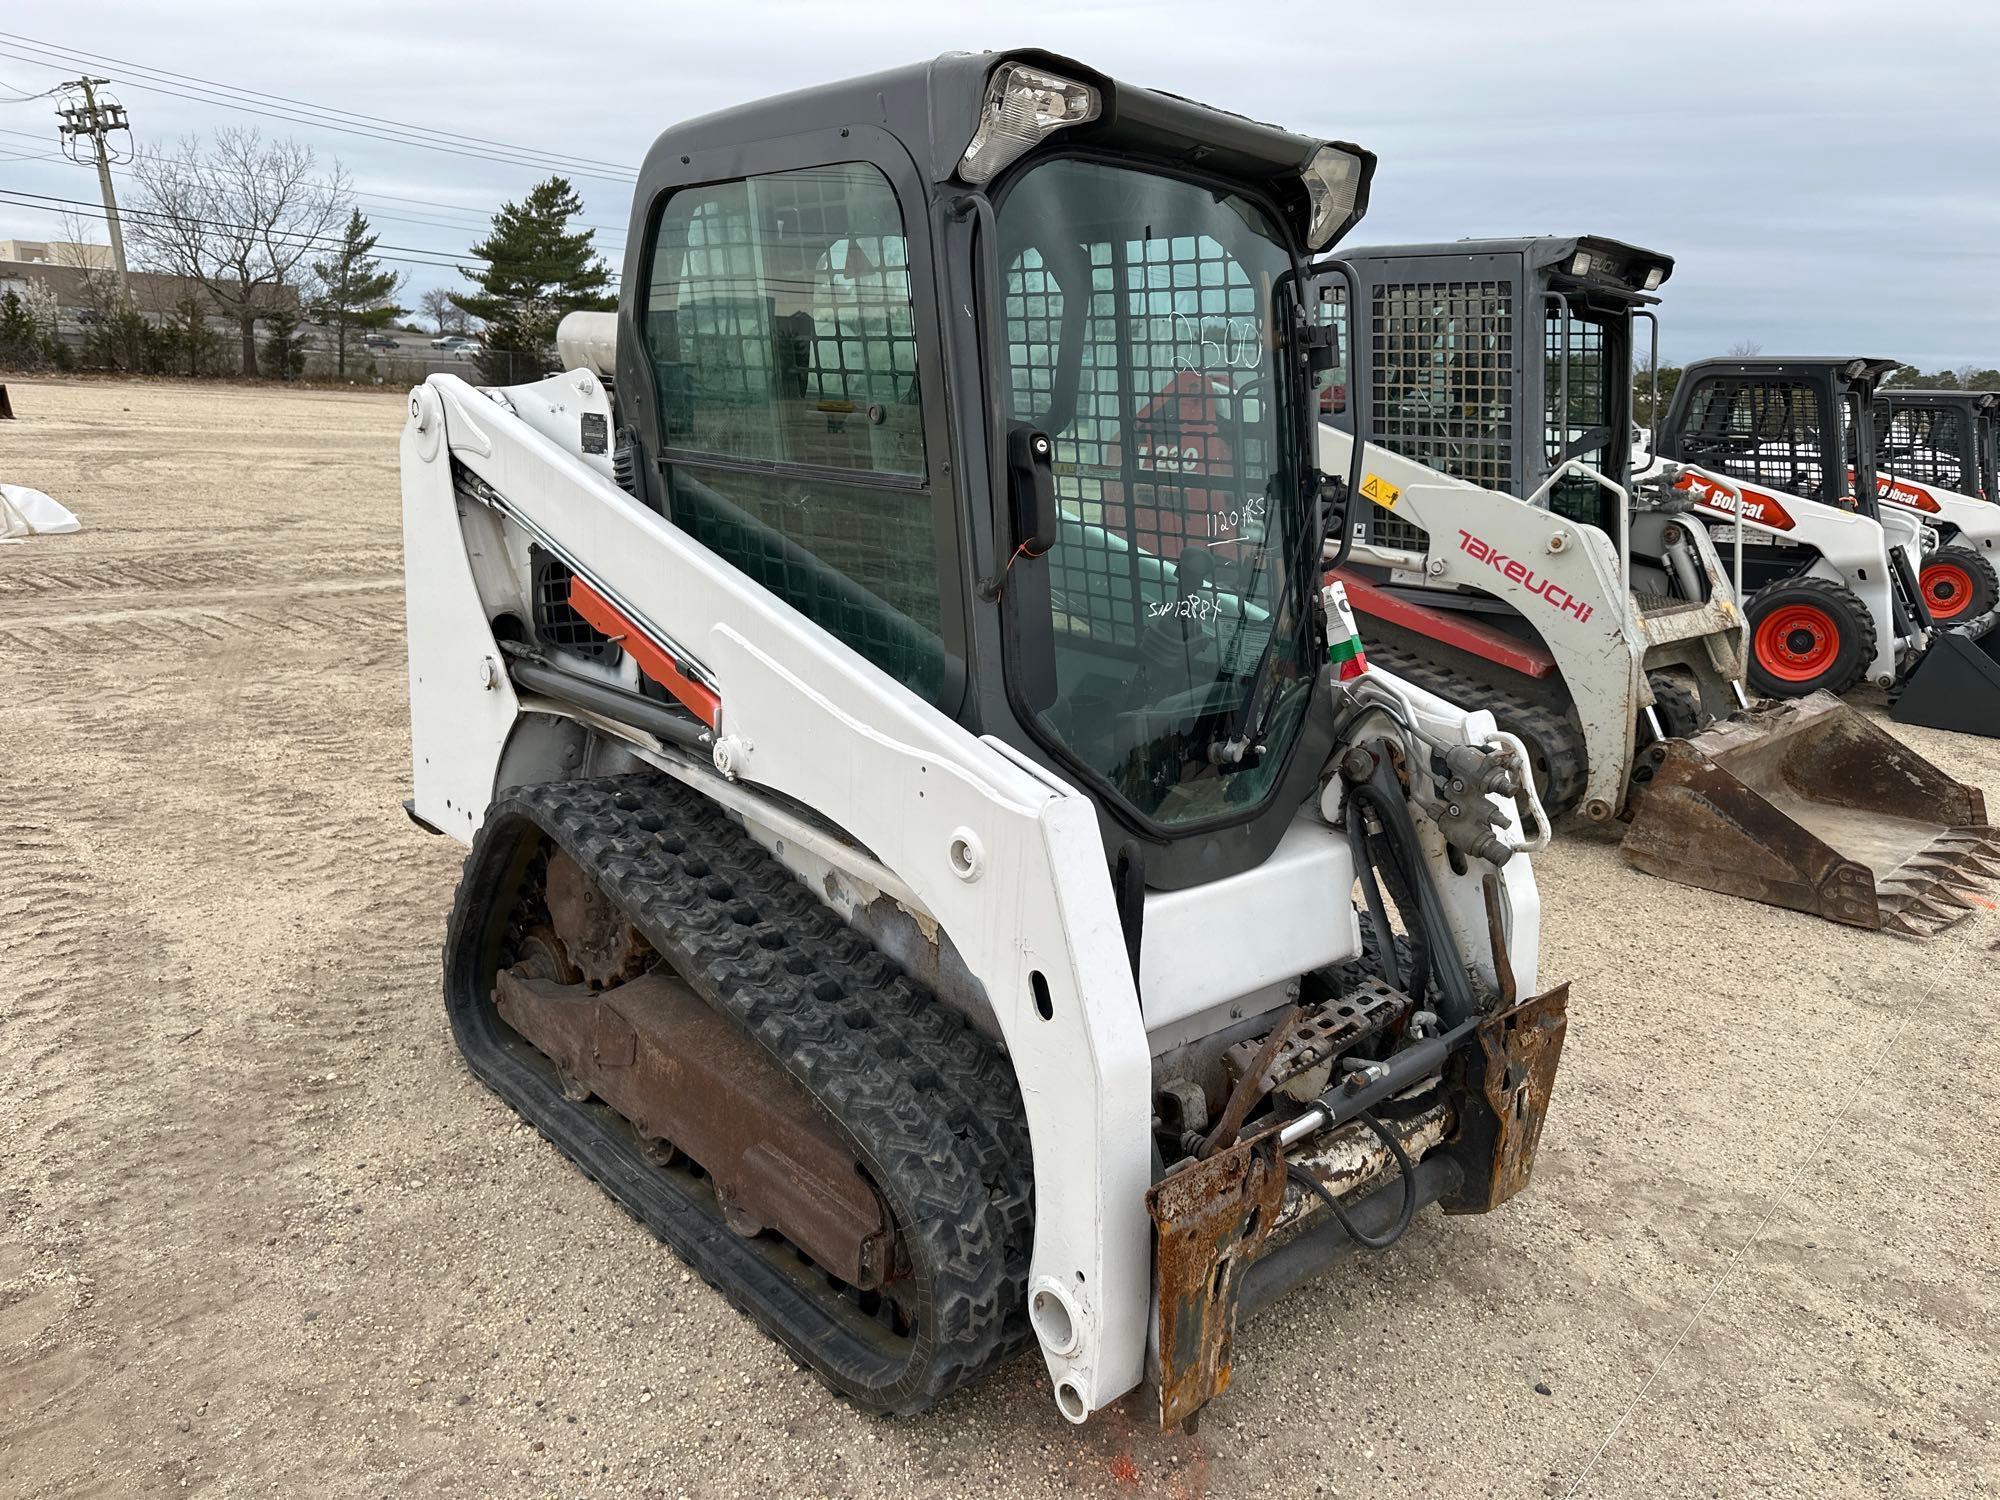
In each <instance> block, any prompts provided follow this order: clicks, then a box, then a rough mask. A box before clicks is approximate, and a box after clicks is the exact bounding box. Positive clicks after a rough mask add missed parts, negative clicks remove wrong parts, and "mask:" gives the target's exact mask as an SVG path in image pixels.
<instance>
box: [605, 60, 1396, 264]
mask: <svg viewBox="0 0 2000 1500" xmlns="http://www.w3.org/2000/svg"><path fill="white" fill-rule="evenodd" d="M1006 62H1020V63H1025V64H1027V65H1028V66H1030V67H1035V68H1040V69H1043V70H1045V71H1047V72H1050V73H1055V74H1058V75H1060V76H1062V77H1064V78H1069V79H1073V80H1075V81H1076V82H1079V83H1085V84H1089V85H1091V86H1092V87H1094V88H1096V89H1097V90H1098V92H1099V95H1100V98H1101V105H1100V110H1099V114H1098V117H1097V118H1096V119H1095V120H1092V121H1090V122H1089V123H1087V124H1082V125H1074V126H1069V127H1066V128H1065V129H1063V130H1062V131H1060V132H1059V133H1058V134H1057V135H1056V136H1054V137H1052V140H1053V141H1054V142H1055V143H1056V145H1057V146H1058V147H1063V146H1072V147H1073V146H1092V147H1096V148H1098V149H1103V150H1112V151H1123V152H1131V153H1133V154H1136V155H1140V156H1144V157H1148V158H1151V159H1154V160H1158V161H1161V162H1164V163H1167V164H1175V163H1178V164H1182V165H1187V166H1199V167H1200V168H1201V169H1202V170H1204V171H1206V172H1211V173H1214V174H1216V175H1217V176H1221V177H1225V178H1229V179H1232V180H1241V181H1243V182H1245V183H1248V184H1253V185H1256V186H1259V187H1262V188H1264V189H1265V190H1266V191H1267V192H1268V193H1269V195H1270V196H1271V198H1272V199H1273V200H1274V201H1275V202H1276V203H1277V204H1278V206H1279V208H1280V209H1281V210H1282V211H1283V213H1284V214H1285V216H1286V218H1287V220H1288V222H1289V223H1290V224H1291V226H1292V227H1293V228H1294V229H1295V230H1296V231H1298V233H1299V235H1300V238H1301V240H1303V238H1304V233H1305V228H1306V225H1307V224H1308V223H1309V221H1310V218H1311V206H1310V202H1309V200H1308V198H1307V195H1306V189H1305V183H1304V181H1303V179H1302V178H1301V176H1300V173H1301V171H1302V170H1303V169H1304V167H1305V166H1306V164H1307V163H1308V162H1310V161H1311V160H1312V158H1313V156H1314V154H1315V153H1316V152H1317V151H1318V150H1319V148H1320V147H1321V146H1323V145H1332V146H1336V147H1338V148H1339V149H1341V150H1343V151H1347V152H1350V153H1352V154H1353V155H1354V156H1355V157H1356V158H1357V159H1358V160H1359V162H1360V164H1361V182H1360V183H1359V185H1358V187H1357V190H1356V194H1355V201H1354V211H1353V214H1352V215H1351V216H1350V218H1349V220H1348V222H1347V224H1345V225H1342V226H1341V227H1340V229H1339V230H1338V231H1337V232H1336V233H1335V235H1334V242H1338V240H1339V238H1340V235H1341V234H1343V233H1345V232H1346V231H1347V229H1349V228H1351V227H1352V225H1353V224H1354V223H1355V222H1356V221H1357V220H1359V219H1360V217H1361V215H1362V214H1363V213H1364V212H1365V211H1366V209H1367V206H1368V185H1369V181H1370V179H1371V178H1372V177H1373V175H1374V169H1375V157H1374V154H1373V153H1372V152H1369V151H1364V150H1362V149H1361V148H1360V147H1358V146H1355V145H1353V144H1351V143H1349V142H1346V141H1323V140H1319V139H1315V138H1313V137H1311V136H1303V135H1297V134H1294V133H1293V132H1291V131H1289V130H1284V129H1281V128H1280V127H1278V126H1276V125H1266V124H1262V123H1260V122H1258V121H1256V120H1252V119H1248V118H1246V117H1245V116H1243V115H1239V114H1232V113H1231V112H1229V111H1227V110H1222V109H1216V108H1214V107H1212V106H1210V105H1206V104H1198V103H1196V102H1194V101H1193V100H1191V99H1184V98H1182V97H1180V96H1179V95H1177V94H1170V93H1166V92H1164V91H1162V90H1158V89H1148V88H1142V87H1140V86H1138V85H1136V84H1128V83H1122V82H1119V81H1117V80H1115V79H1113V78H1111V77H1109V76H1108V75H1106V74H1104V73H1100V72H1098V71H1097V70H1096V69H1094V68H1091V67H1087V66H1086V65H1084V64H1083V63H1080V62H1078V61H1076V60H1075V59H1073V58H1068V57H1063V56H1061V55H1059V54H1057V53H1053V52H1044V51H1041V50H1038V49H1033V48H1021V49H1010V50H1007V51H1003V52H981V53H973V52H947V53H945V54H943V55H942V56H940V57H936V58H933V59H931V60H930V61H929V62H920V63H910V64H906V65H904V66H902V67H896V68H889V69H886V70H885V71H883V72H880V73H871V74H868V75H867V76H865V77H860V78H845V79H840V80H838V81H835V82H832V83H823V84H817V85H814V86H813V87H811V88H805V89H799V90H795V91H794V92H792V93H788V94H779V95H775V96H773V97H770V98H765V99H758V100H753V101H751V102H750V103H747V104H739V105H736V106H734V107H732V108H729V109H725V110H719V111H717V112H716V113H714V114H708V115H702V116H700V117H698V118H696V119H692V120H687V121H684V122H683V123H681V124H678V125H674V126H670V127H669V128H668V129H667V130H666V131H664V132H663V133H662V134H661V135H660V137H659V139H658V140H656V141H655V142H654V143H653V147H652V149H651V150H650V151H648V152H647V153H646V160H645V164H644V166H643V167H642V168H641V169H640V173H639V184H638V191H637V193H636V195H635V198H634V209H635V214H639V213H644V212H645V211H646V207H647V205H650V204H651V203H652V202H653V201H654V199H655V198H656V197H657V196H658V195H659V194H660V193H661V192H663V191H668V190H671V189H672V188H674V187H677V186H680V185H682V184H685V183H688V182H704V181H717V180H721V179H725V178H728V177H731V176H735V175H739V170H740V169H739V168H737V167H736V166H734V165H733V164H732V161H731V156H732V154H733V152H734V151H735V150H736V149H737V148H740V147H742V146H744V145H746V144H749V143H753V142H759V141H766V140H770V139H773V138H775V137H780V136H793V135H803V134H808V133H810V132H814V131H818V130H827V129H839V128H845V127H850V126H855V125H863V124H865V125H873V126H879V127H882V128H885V129H887V130H889V131H890V132H891V133H892V134H894V135H895V136H896V137H897V138H898V139H899V140H900V141H901V142H902V144H903V145H904V147H905V148H906V149H907V150H908V151H909V152H910V155H911V157H912V159H913V160H915V162H916V163H917V165H918V166H919V168H920V169H921V170H922V171H923V172H924V173H925V175H926V177H927V178H928V180H929V181H930V182H931V183H932V184H933V185H934V187H937V188H943V187H944V186H945V185H947V184H950V183H952V182H953V181H954V179H955V178H956V176H957V172H958V163H959V158H960V157H961V156H962V155H963V154H964V152H965V148H966V145H967V143H968V142H969V141H970V140H971V139H972V134H973V131H974V130H975V129H977V127H978V124H979V113H980V108H981V106H982V104H983V102H984V99H985V95H986V87H987V80H988V78H989V77H990V76H991V75H992V73H993V70H994V69H995V68H997V67H999V66H1000V65H1001V64H1002V63H1006ZM960 190H961V191H965V190H966V189H963V188H961V189H960Z"/></svg>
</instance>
